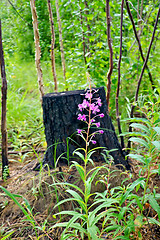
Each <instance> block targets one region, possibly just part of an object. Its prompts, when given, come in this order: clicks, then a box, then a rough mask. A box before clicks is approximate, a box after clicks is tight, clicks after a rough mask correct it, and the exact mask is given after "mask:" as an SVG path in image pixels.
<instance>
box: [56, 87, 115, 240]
mask: <svg viewBox="0 0 160 240" xmlns="http://www.w3.org/2000/svg"><path fill="white" fill-rule="evenodd" d="M97 92H98V90H95V89H91V88H90V89H89V90H87V91H86V93H85V95H84V100H83V102H82V103H81V104H79V105H78V109H79V114H78V116H77V119H78V120H80V121H82V122H84V123H86V126H87V127H86V129H77V134H78V135H79V136H80V137H81V138H82V139H83V140H84V142H85V144H84V147H82V148H78V149H76V150H75V151H74V152H73V155H77V156H78V157H79V158H80V159H82V161H83V162H84V166H82V165H80V164H79V163H78V162H76V161H73V164H72V165H71V168H72V167H73V166H74V167H76V169H77V171H78V173H79V175H80V178H81V180H82V181H83V184H84V190H83V191H82V189H81V188H79V187H78V186H76V185H74V184H70V183H66V182H65V183H59V184H65V185H66V186H68V189H67V190H66V192H67V193H69V194H70V195H71V197H70V198H68V199H65V200H62V201H60V202H59V203H58V204H56V206H55V207H57V206H59V205H61V204H63V203H64V202H68V201H75V202H77V203H78V205H79V207H78V208H76V209H74V211H69V210H66V211H61V212H59V213H57V214H56V215H63V214H64V215H68V216H72V217H71V219H70V220H69V222H62V223H56V224H55V225H54V228H56V227H64V231H63V233H62V235H61V239H70V238H71V239H85V237H86V236H87V237H88V239H100V238H99V237H97V236H100V235H101V232H100V230H99V228H98V226H97V223H98V222H99V220H100V219H101V218H103V217H104V215H103V214H100V213H99V210H100V209H101V208H105V207H112V205H113V204H114V203H115V202H117V200H114V199H107V200H106V199H105V200H104V198H103V199H98V198H97V199H95V202H94V203H93V204H89V199H90V198H91V197H93V196H94V195H95V194H96V193H91V184H92V182H93V180H94V178H95V176H96V175H97V173H98V171H99V170H100V169H101V168H102V167H95V168H92V169H91V170H89V171H88V172H87V163H88V162H90V163H91V164H93V165H94V163H93V161H92V159H91V157H92V154H93V153H94V152H95V151H96V150H97V149H99V148H100V147H95V148H92V146H93V145H95V144H96V138H95V136H96V134H103V133H104V131H103V130H101V129H99V128H100V121H99V119H100V118H103V117H104V114H103V113H101V111H100V107H101V106H102V102H101V98H100V97H95V96H96V95H97V94H96V93H97ZM91 128H93V129H95V131H93V129H91ZM73 189H74V190H73ZM98 202H100V203H101V206H98V207H95V206H97V205H99V204H98ZM92 207H93V208H94V210H93V211H91V208H92ZM93 236H94V237H93Z"/></svg>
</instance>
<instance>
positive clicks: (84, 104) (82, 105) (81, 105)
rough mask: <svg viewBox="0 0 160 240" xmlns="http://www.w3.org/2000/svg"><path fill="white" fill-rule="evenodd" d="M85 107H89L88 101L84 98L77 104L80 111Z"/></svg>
mask: <svg viewBox="0 0 160 240" xmlns="http://www.w3.org/2000/svg"><path fill="white" fill-rule="evenodd" d="M87 107H89V102H88V101H87V100H86V99H84V100H83V103H82V104H78V108H79V110H80V111H81V112H82V110H83V109H85V108H87Z"/></svg>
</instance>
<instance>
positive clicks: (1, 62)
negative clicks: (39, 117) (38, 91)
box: [0, 20, 9, 178]
mask: <svg viewBox="0 0 160 240" xmlns="http://www.w3.org/2000/svg"><path fill="white" fill-rule="evenodd" d="M0 66H1V78H2V88H1V91H2V100H1V101H2V110H1V134H2V177H4V174H5V178H6V177H8V176H9V169H8V142H7V120H6V112H7V80H6V72H5V63H4V56H3V46H2V29H1V20H0Z"/></svg>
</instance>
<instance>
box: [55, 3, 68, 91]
mask: <svg viewBox="0 0 160 240" xmlns="http://www.w3.org/2000/svg"><path fill="white" fill-rule="evenodd" d="M55 3H56V12H57V21H58V29H59V42H60V51H61V60H62V68H63V77H64V82H65V86H66V91H67V90H68V87H67V84H66V64H65V57H64V48H63V38H62V25H61V18H60V13H59V5H58V0H56V1H55Z"/></svg>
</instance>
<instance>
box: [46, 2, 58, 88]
mask: <svg viewBox="0 0 160 240" xmlns="http://www.w3.org/2000/svg"><path fill="white" fill-rule="evenodd" d="M48 11H49V19H50V24H51V64H52V73H53V79H54V90H55V92H57V91H58V84H57V74H56V64H55V53H54V47H55V32H54V22H53V13H52V7H51V1H50V0H48Z"/></svg>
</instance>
